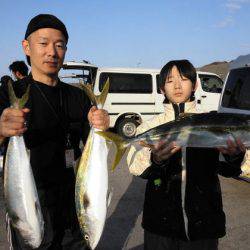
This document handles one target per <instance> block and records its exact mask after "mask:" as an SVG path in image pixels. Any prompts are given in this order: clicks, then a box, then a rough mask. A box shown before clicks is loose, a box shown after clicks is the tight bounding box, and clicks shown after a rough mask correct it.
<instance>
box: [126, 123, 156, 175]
mask: <svg viewBox="0 0 250 250" xmlns="http://www.w3.org/2000/svg"><path fill="white" fill-rule="evenodd" d="M146 130H148V126H147V124H142V125H140V126H139V127H138V128H137V132H136V134H141V133H143V132H144V131H146ZM127 164H128V167H129V171H130V173H131V174H133V175H136V176H140V175H141V174H142V173H143V172H144V171H145V170H146V169H147V168H149V167H150V166H151V150H150V148H147V147H141V146H140V145H138V144H134V145H131V147H130V149H129V151H128V155H127Z"/></svg>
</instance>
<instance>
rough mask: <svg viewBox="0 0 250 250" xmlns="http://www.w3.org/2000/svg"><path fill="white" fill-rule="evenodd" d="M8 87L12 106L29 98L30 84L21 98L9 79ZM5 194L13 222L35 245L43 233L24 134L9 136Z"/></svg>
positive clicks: (32, 244)
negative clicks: (16, 94) (17, 95)
mask: <svg viewBox="0 0 250 250" xmlns="http://www.w3.org/2000/svg"><path fill="white" fill-rule="evenodd" d="M8 89H9V97H10V103H11V105H12V107H13V108H16V109H22V108H23V107H24V105H25V103H26V102H27V100H28V96H29V87H28V88H27V91H26V93H25V94H24V95H23V97H22V98H20V99H18V98H17V97H16V96H15V93H14V90H13V87H12V84H11V82H9V83H8ZM4 197H5V202H6V210H7V213H8V217H9V220H10V222H11V224H12V226H13V227H14V228H15V229H16V230H17V231H18V232H19V233H20V235H21V236H22V238H23V241H24V242H25V244H27V245H28V246H30V247H31V248H38V247H39V246H40V244H41V242H42V239H43V235H44V220H43V215H42V212H41V207H40V202H39V198H38V193H37V189H36V184H35V180H34V176H33V172H32V168H31V165H30V158H29V155H28V152H27V149H26V147H25V142H24V139H23V136H12V137H10V139H9V143H8V148H7V153H6V161H5V165H4Z"/></svg>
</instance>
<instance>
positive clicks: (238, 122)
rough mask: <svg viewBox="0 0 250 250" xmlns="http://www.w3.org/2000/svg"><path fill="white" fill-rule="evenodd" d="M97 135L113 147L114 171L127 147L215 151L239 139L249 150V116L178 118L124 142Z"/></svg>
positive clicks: (111, 135)
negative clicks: (170, 146) (158, 145)
mask: <svg viewBox="0 0 250 250" xmlns="http://www.w3.org/2000/svg"><path fill="white" fill-rule="evenodd" d="M96 133H97V134H99V135H100V136H103V137H104V138H106V140H109V141H112V142H113V143H114V144H115V146H116V151H117V152H116V156H115V159H114V161H113V163H112V169H114V168H115V167H116V166H117V165H118V164H119V162H120V160H121V158H122V157H123V155H124V153H125V151H126V149H127V148H128V147H129V145H138V146H144V147H149V148H153V146H154V145H155V144H156V143H158V142H159V141H160V140H164V141H166V143H171V142H173V141H175V142H176V143H177V145H179V146H181V147H183V148H186V147H202V148H216V147H225V146H227V141H228V139H231V140H233V141H236V139H240V140H241V142H242V143H243V144H244V145H245V146H246V147H250V115H245V114H235V113H217V112H216V111H215V112H209V113H200V114H197V113H195V114H187V113H186V114H181V115H180V117H179V118H177V119H176V120H174V121H170V122H167V123H164V124H161V125H159V126H157V127H154V128H152V129H149V130H148V131H145V132H144V133H141V134H138V135H136V136H135V137H133V138H130V139H125V138H122V137H121V136H119V135H117V134H115V133H112V132H104V131H97V132H96Z"/></svg>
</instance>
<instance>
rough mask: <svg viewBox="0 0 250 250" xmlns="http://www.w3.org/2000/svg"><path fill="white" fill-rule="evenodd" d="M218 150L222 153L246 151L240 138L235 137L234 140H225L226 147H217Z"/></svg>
mask: <svg viewBox="0 0 250 250" xmlns="http://www.w3.org/2000/svg"><path fill="white" fill-rule="evenodd" d="M218 150H219V151H220V152H221V153H222V154H227V155H239V154H240V153H245V152H246V147H245V146H244V144H243V143H242V142H241V140H240V139H236V141H232V140H227V147H218Z"/></svg>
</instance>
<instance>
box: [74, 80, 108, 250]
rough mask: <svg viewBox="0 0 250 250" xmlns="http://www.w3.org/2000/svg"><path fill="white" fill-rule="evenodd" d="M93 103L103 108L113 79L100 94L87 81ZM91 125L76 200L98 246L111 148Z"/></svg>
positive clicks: (86, 233)
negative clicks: (97, 94)
mask: <svg viewBox="0 0 250 250" xmlns="http://www.w3.org/2000/svg"><path fill="white" fill-rule="evenodd" d="M83 89H84V91H85V92H86V93H87V95H88V96H89V97H90V99H91V101H92V103H93V104H94V105H96V106H97V107H98V108H102V107H103V105H104V103H105V100H106V97H107V94H108V89H109V82H107V83H106V84H105V86H104V88H103V91H102V93H101V95H100V96H94V94H93V92H92V90H91V89H90V88H88V87H85V86H84V85H83ZM97 131H98V130H97V129H95V128H93V127H92V128H91V129H90V132H89V136H88V139H87V142H86V144H85V147H84V151H83V154H82V156H81V159H80V163H79V166H78V170H77V176H76V186H75V204H76V211H77V217H78V221H79V225H80V229H81V232H82V235H83V238H84V241H85V242H86V244H87V245H88V247H89V248H90V249H95V248H96V246H97V244H98V242H99V240H100V238H101V235H102V232H103V229H104V224H105V220H106V214H107V205H108V168H107V156H108V148H107V145H106V140H105V139H104V138H103V137H101V136H99V135H98V134H96V132H97Z"/></svg>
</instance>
